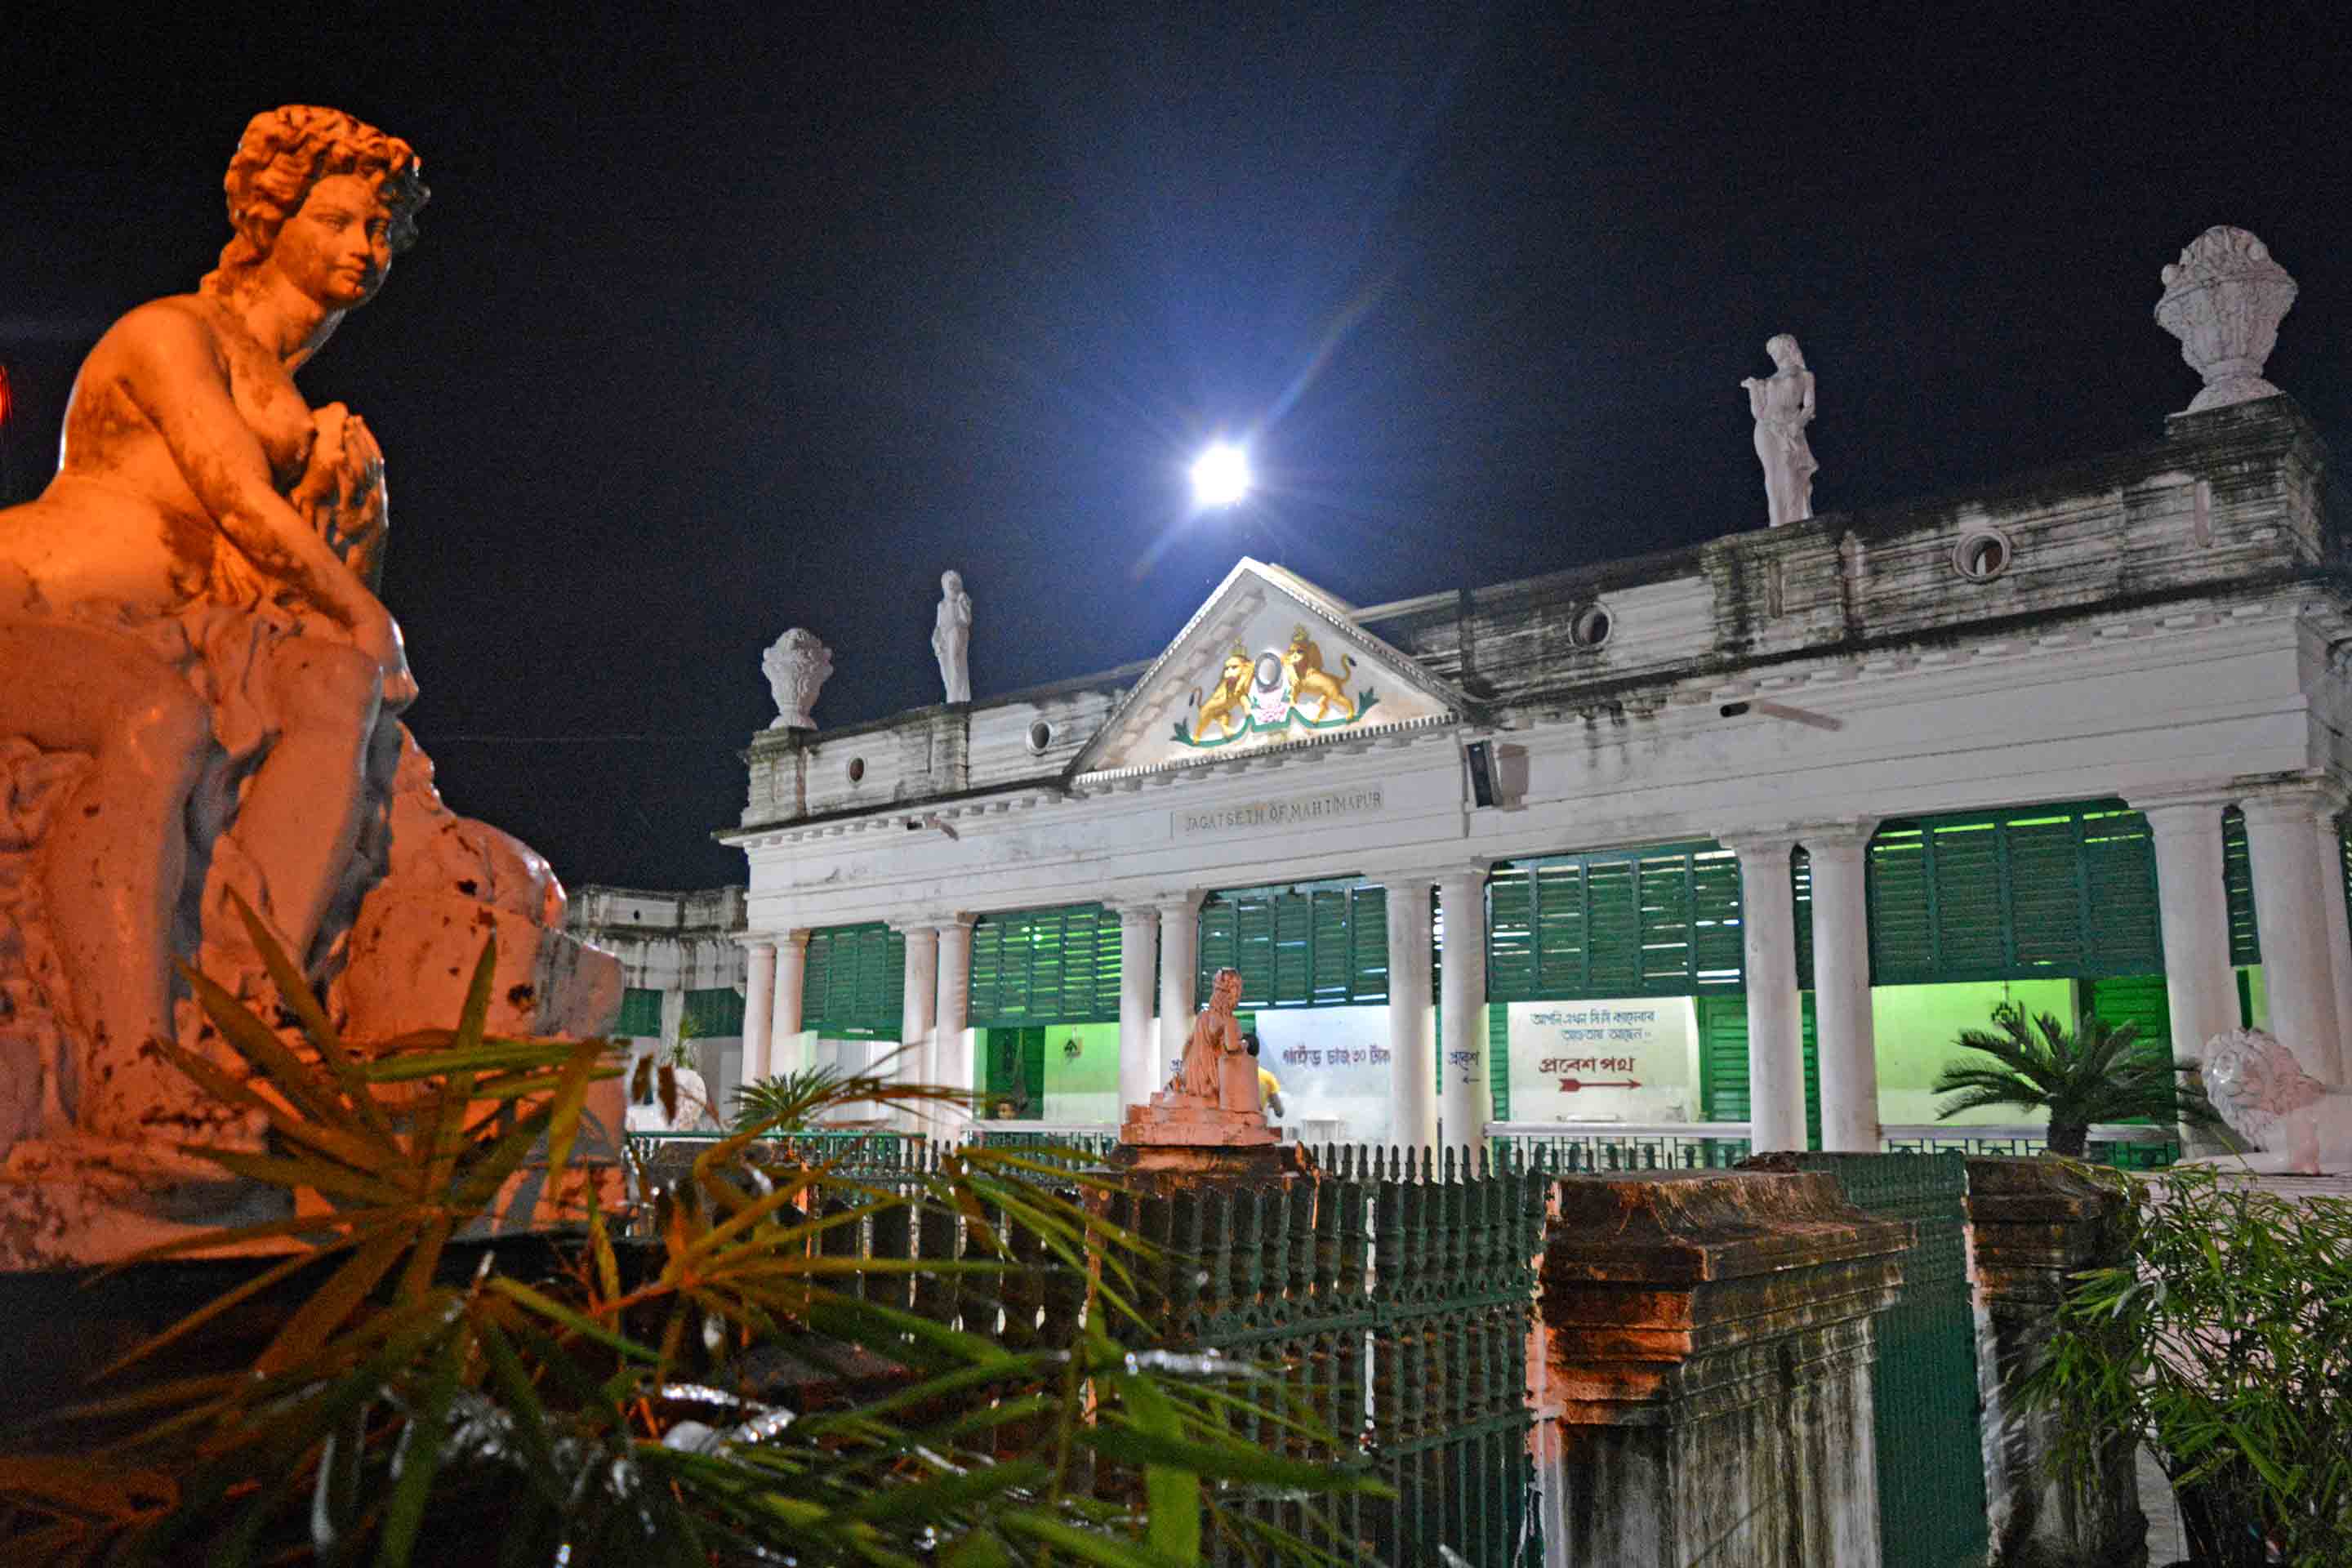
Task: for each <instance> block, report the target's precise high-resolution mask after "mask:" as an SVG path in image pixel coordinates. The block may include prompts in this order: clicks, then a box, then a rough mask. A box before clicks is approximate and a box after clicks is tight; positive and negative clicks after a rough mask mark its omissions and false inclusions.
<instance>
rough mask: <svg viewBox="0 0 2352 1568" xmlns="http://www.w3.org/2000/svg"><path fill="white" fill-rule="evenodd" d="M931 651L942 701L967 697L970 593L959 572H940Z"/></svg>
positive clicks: (963, 700) (967, 698)
mask: <svg viewBox="0 0 2352 1568" xmlns="http://www.w3.org/2000/svg"><path fill="white" fill-rule="evenodd" d="M931 654H932V656H933V657H934V658H937V659H938V660H939V661H940V684H942V685H943V686H945V687H946V688H947V693H948V694H947V696H946V698H945V699H943V700H945V701H949V702H969V701H971V595H970V594H967V593H965V592H964V591H963V574H961V573H960V572H942V573H940V609H939V615H938V616H937V617H936V618H935V619H934V620H933V622H932V625H931Z"/></svg>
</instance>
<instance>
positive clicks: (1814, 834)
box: [1780, 822, 1878, 1154]
mask: <svg viewBox="0 0 2352 1568" xmlns="http://www.w3.org/2000/svg"><path fill="white" fill-rule="evenodd" d="M1876 826H1877V825H1876V824H1875V823H1868V822H1864V823H1840V824H1838V825H1837V826H1834V827H1823V828H1807V829H1804V830H1803V840H1804V846H1805V853H1806V854H1807V855H1808V856H1810V857H1811V859H1812V868H1813V881H1812V888H1813V1004H1814V1006H1815V1008H1816V1009H1817V1012H1818V1018H1819V1024H1820V1052H1821V1064H1822V1066H1821V1071H1822V1148H1823V1149H1824V1150H1827V1151H1829V1152H1833V1153H1844V1154H1875V1153H1877V1152H1878V1037H1877V1035H1876V1033H1875V1031H1874V1029H1873V1028H1872V1026H1871V1018H1870V912H1869V910H1870V906H1869V900H1868V899H1867V898H1866V897H1865V895H1864V889H1863V882H1864V876H1863V866H1864V852H1865V850H1866V849H1867V847H1868V846H1869V844H1870V835H1871V833H1872V831H1873V830H1874V828H1875V827H1876ZM1780 885H1781V888H1782V889H1783V890H1784V892H1785V890H1786V889H1787V887H1788V881H1787V879H1786V878H1785V877H1784V878H1783V879H1782V880H1781V884H1780ZM1791 929H1792V930H1793V923H1792V928H1791ZM1800 1045H1801V1042H1800ZM1799 1063H1800V1067H1799V1070H1800V1072H1801V1071H1802V1054H1801V1051H1800V1057H1799ZM1802 1081H1803V1080H1802V1079H1801V1078H1800V1079H1799V1086H1800V1087H1799V1093H1800V1096H1801V1094H1802V1092H1803V1090H1802ZM1803 1114H1804V1113H1803V1107H1802V1102H1801V1100H1800V1104H1799V1110H1798V1117H1799V1120H1798V1130H1799V1131H1800V1132H1802V1131H1803V1126H1804V1123H1803Z"/></svg>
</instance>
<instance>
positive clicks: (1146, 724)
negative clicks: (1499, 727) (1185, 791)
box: [1066, 556, 1468, 785]
mask: <svg viewBox="0 0 2352 1568" xmlns="http://www.w3.org/2000/svg"><path fill="white" fill-rule="evenodd" d="M1467 707H1468V702H1467V700H1466V699H1465V697H1464V696H1463V695H1462V693H1461V692H1459V691H1458V690H1456V689H1454V687H1453V686H1452V685H1451V684H1450V683H1449V682H1447V681H1445V680H1444V679H1440V678H1439V677H1437V676H1434V675H1433V674H1431V673H1430V671H1429V670H1427V669H1426V668H1423V666H1422V665H1421V664H1420V663H1419V662H1418V661H1416V660H1415V659H1413V658H1412V657H1411V656H1409V655H1407V654H1406V653H1404V652H1403V651H1402V650H1401V649H1399V648H1396V647H1392V646H1391V645H1390V644H1389V643H1387V642H1385V641H1383V640H1382V639H1381V638H1380V637H1376V636H1374V635H1373V634H1372V633H1371V632H1370V631H1369V630H1367V629H1366V628H1365V627H1364V626H1363V625H1362V623H1360V621H1358V620H1357V618H1356V616H1355V612H1354V607H1353V606H1352V605H1349V604H1348V603H1347V602H1346V601H1345V600H1342V599H1339V598H1338V597H1337V596H1335V595H1330V594H1328V593H1326V592H1324V591H1323V590H1322V589H1320V588H1318V587H1317V586H1316V585H1315V584H1312V583H1309V582H1307V580H1306V579H1304V578H1302V577H1299V576H1297V574H1294V573H1291V572H1288V571H1286V570H1285V569H1284V568H1282V567H1279V566H1273V565H1268V564H1267V563H1264V562H1260V561H1255V560H1252V559H1250V558H1249V557H1247V556H1244V557H1243V558H1242V560H1241V561H1240V562H1239V563H1237V564H1236V565H1235V566H1234V569H1233V570H1232V571H1231V572H1229V573H1227V574H1226V575H1225V579H1224V581H1223V582H1222V583H1220V584H1218V585H1217V588H1216V590H1215V591H1214V592H1213V593H1212V594H1211V595H1209V597H1208V599H1207V600H1206V602H1204V603H1203V604H1202V606H1201V608H1200V609H1199V610H1197V611H1196V612H1194V614H1193V615H1192V618H1191V619H1190V620H1188V621H1187V622H1185V624H1184V627H1183V629H1182V630H1181V631H1180V632H1179V633H1177V635H1176V637H1175V639H1174V640H1173V641H1171V643H1170V644H1169V645H1168V647H1167V648H1166V649H1165V650H1164V651H1163V652H1162V653H1161V654H1160V657H1159V658H1156V659H1154V660H1152V662H1151V664H1150V667H1149V668H1146V670H1145V671H1144V673H1143V675H1142V677H1141V679H1139V680H1137V682H1136V683H1135V684H1134V685H1133V686H1132V687H1130V688H1129V689H1128V692H1127V695H1126V696H1125V697H1123V698H1121V699H1120V700H1119V702H1118V706H1117V707H1116V708H1114V709H1113V710H1111V712H1110V714H1109V716H1108V718H1107V719H1106V720H1105V721H1104V722H1103V724H1102V727H1101V728H1100V729H1098V730H1097V731H1096V732H1095V735H1094V738H1093V739H1092V740H1090V741H1088V742H1087V744H1086V745H1085V746H1084V747H1083V748H1081V749H1080V751H1079V752H1078V754H1077V755H1076V757H1075V758H1073V759H1072V760H1071V763H1070V767H1069V772H1068V773H1067V775H1066V776H1067V777H1068V778H1069V780H1070V781H1071V782H1072V783H1073V784H1081V785H1091V784H1108V783H1111V782H1114V781H1116V780H1118V779H1121V778H1131V777H1135V776H1138V775H1139V774H1145V773H1166V772H1169V771H1171V770H1184V769H1191V768H1196V767H1207V766H1212V765H1214V764H1217V763H1231V762H1234V761H1236V760H1237V759H1239V758H1242V757H1245V756H1246V757H1257V756H1262V755H1265V754H1266V753H1267V752H1298V751H1311V750H1314V749H1317V748H1322V747H1329V746H1343V747H1352V746H1355V745H1360V744H1372V743H1377V742H1381V741H1383V740H1391V739H1402V738H1405V737H1409V736H1411V735H1412V732H1414V731H1425V730H1429V729H1432V728H1435V727H1438V726H1441V725H1446V724H1453V723H1457V722H1459V721H1460V720H1461V717H1462V715H1463V713H1464V711H1465V710H1466V708H1467Z"/></svg>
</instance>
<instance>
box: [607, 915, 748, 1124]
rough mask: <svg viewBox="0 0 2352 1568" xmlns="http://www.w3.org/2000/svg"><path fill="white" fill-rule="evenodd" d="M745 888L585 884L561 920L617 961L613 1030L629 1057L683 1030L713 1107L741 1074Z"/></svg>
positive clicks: (723, 1102)
mask: <svg viewBox="0 0 2352 1568" xmlns="http://www.w3.org/2000/svg"><path fill="white" fill-rule="evenodd" d="M743 926H744V921H743V889H740V888H710V889H704V890H703V891H700V892H694V893H655V892H644V891H640V890H638V889H634V888H598V887H583V888H580V889H576V890H575V891H574V892H573V893H572V901H571V903H570V905H569V907H568V908H567V909H566V910H565V913H564V920H563V929H564V930H565V931H567V932H569V933H570V934H571V935H572V936H575V937H578V938H579V939H580V940H581V941H583V942H593V943H594V944H595V945H596V946H598V947H601V948H603V949H604V951H606V952H610V953H613V954H614V955H616V956H617V957H618V958H619V959H620V961H621V974H622V980H623V984H625V985H626V986H627V987H628V989H627V990H626V991H625V992H624V993H623V994H622V1000H621V1020H620V1022H619V1023H618V1024H617V1025H616V1026H614V1034H615V1035H618V1036H621V1037H625V1038H626V1039H627V1040H628V1041H629V1042H630V1046H631V1050H632V1055H631V1066H632V1067H633V1068H634V1066H635V1058H637V1057H642V1056H645V1055H646V1054H648V1053H650V1052H652V1051H655V1050H657V1049H659V1048H660V1047H662V1046H664V1045H665V1044H674V1043H675V1042H677V1040H679V1039H681V1038H683V1039H685V1040H687V1041H688V1049H689V1050H690V1051H691V1053H692V1054H693V1056H694V1058H695V1060H694V1062H693V1064H692V1065H693V1066H694V1068H696V1070H698V1072H700V1073H701V1074H702V1078H703V1081H704V1082H705V1083H707V1084H709V1086H710V1092H711V1095H712V1098H713V1100H715V1101H716V1102H717V1105H718V1107H719V1110H722V1111H723V1110H726V1109H727V1108H728V1104H729V1097H730V1095H731V1094H732V1093H733V1091H734V1089H735V1086H736V1085H737V1084H738V1083H740V1081H741V1080H742V1061H743V965H744V957H745V953H744V948H743V942H742V933H743Z"/></svg>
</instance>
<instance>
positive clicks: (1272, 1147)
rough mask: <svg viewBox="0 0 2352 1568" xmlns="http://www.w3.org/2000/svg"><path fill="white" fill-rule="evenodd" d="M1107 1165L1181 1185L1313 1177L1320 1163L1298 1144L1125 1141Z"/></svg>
mask: <svg viewBox="0 0 2352 1568" xmlns="http://www.w3.org/2000/svg"><path fill="white" fill-rule="evenodd" d="M1105 1163H1107V1164H1108V1165H1109V1166H1110V1168H1111V1169H1112V1170H1114V1171H1116V1172H1118V1173H1119V1174H1120V1175H1122V1176H1128V1177H1140V1178H1145V1181H1144V1182H1143V1184H1144V1185H1147V1186H1149V1185H1154V1184H1162V1183H1164V1184H1169V1185H1182V1184H1187V1183H1190V1182H1196V1181H1268V1180H1272V1179H1275V1178H1278V1177H1284V1176H1305V1175H1310V1174H1312V1173H1314V1170H1315V1163H1314V1162H1313V1161H1312V1160H1310V1159H1308V1158H1307V1151H1306V1150H1305V1149H1303V1148H1301V1147H1300V1146H1299V1145H1297V1144H1296V1143H1285V1142H1280V1141H1279V1140H1276V1141H1275V1142H1267V1143H1259V1144H1252V1145H1247V1146H1242V1147H1235V1146H1232V1145H1199V1144H1193V1145H1181V1144H1170V1143H1142V1144H1137V1143H1121V1144H1119V1145H1118V1147H1117V1148H1115V1149H1113V1150H1112V1151H1111V1152H1110V1153H1109V1154H1108V1156H1107V1157H1106V1160H1105Z"/></svg>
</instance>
